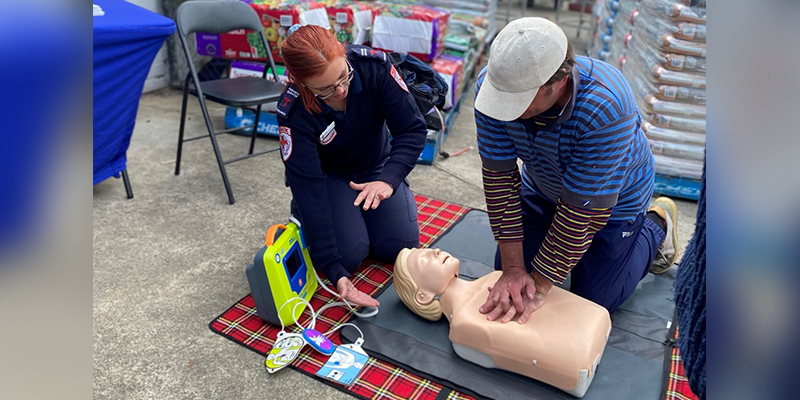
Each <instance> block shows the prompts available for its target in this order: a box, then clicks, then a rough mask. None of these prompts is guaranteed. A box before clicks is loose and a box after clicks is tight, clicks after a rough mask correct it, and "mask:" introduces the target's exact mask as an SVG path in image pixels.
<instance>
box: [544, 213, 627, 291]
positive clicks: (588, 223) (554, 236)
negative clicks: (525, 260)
mask: <svg viewBox="0 0 800 400" xmlns="http://www.w3.org/2000/svg"><path fill="white" fill-rule="evenodd" d="M609 217H611V209H610V208H579V207H575V206H572V205H569V204H567V203H565V202H564V201H563V200H561V199H558V206H557V207H556V213H555V216H554V217H553V222H552V224H551V225H550V229H549V230H548V231H547V235H546V236H545V239H544V241H543V242H542V245H541V246H540V247H539V252H538V253H536V256H535V257H534V258H533V261H532V262H531V264H533V268H534V269H536V271H537V272H539V273H540V274H542V275H543V276H544V277H546V278H547V279H550V280H551V281H553V282H555V283H561V282H564V279H567V275H568V274H569V272H570V271H571V270H572V268H574V267H575V265H576V264H577V263H578V261H580V259H581V257H583V254H584V253H585V252H586V250H588V249H589V246H590V245H591V244H592V239H593V238H594V234H595V233H596V232H597V231H599V230H600V229H603V227H604V226H605V225H606V223H607V222H608V219H609Z"/></svg>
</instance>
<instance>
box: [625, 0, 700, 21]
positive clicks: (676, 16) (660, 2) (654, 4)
mask: <svg viewBox="0 0 800 400" xmlns="http://www.w3.org/2000/svg"><path fill="white" fill-rule="evenodd" d="M690 4H691V1H689V0H642V3H641V6H640V9H641V10H647V12H650V13H652V14H654V15H656V16H658V17H661V18H669V19H671V20H673V21H683V22H692V23H695V24H705V23H706V9H705V7H691V6H690ZM703 5H705V2H703Z"/></svg>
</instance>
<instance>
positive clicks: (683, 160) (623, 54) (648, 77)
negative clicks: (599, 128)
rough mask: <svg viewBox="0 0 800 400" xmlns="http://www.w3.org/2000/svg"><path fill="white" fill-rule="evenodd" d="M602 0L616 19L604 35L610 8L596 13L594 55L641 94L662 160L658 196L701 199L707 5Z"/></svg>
mask: <svg viewBox="0 0 800 400" xmlns="http://www.w3.org/2000/svg"><path fill="white" fill-rule="evenodd" d="M598 3H600V4H601V5H600V6H599V7H598V8H603V9H605V10H609V11H613V10H614V9H616V15H611V14H609V15H610V17H611V18H612V19H613V22H611V24H610V26H611V29H610V30H604V27H607V26H604V25H603V20H602V18H603V17H604V15H603V14H602V13H603V11H600V12H598V13H597V14H596V17H600V18H601V19H600V22H599V23H598V25H597V27H598V30H597V33H596V37H595V40H594V43H593V45H592V48H591V53H590V54H591V55H592V56H594V57H597V58H600V59H605V60H606V61H607V62H609V63H611V64H612V65H615V66H617V67H619V68H620V69H621V70H622V72H623V74H624V75H625V77H626V78H627V79H628V82H629V83H630V84H631V87H632V88H633V90H634V92H635V93H636V97H637V100H638V101H639V109H640V111H641V112H642V128H643V130H644V131H645V133H646V134H647V137H648V139H649V141H650V148H651V149H652V151H653V154H654V156H655V163H656V174H657V177H656V191H657V192H660V193H665V194H670V195H674V196H680V197H685V198H694V199H696V198H698V197H699V187H700V184H699V179H700V177H701V175H702V172H703V158H704V152H705V143H706V135H705V134H706V9H705V1H704V0H641V1H637V0H619V1H616V0H614V1H599V2H598ZM606 18H608V17H606ZM604 36H607V37H610V39H602V37H604ZM598 37H599V39H598Z"/></svg>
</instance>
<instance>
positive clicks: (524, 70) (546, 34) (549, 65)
mask: <svg viewBox="0 0 800 400" xmlns="http://www.w3.org/2000/svg"><path fill="white" fill-rule="evenodd" d="M566 56H567V35H565V34H564V31H563V30H562V29H561V28H560V27H559V26H558V25H556V24H555V23H554V22H552V21H550V20H547V19H544V18H538V17H536V18H520V19H517V20H514V21H511V22H510V23H509V24H508V25H506V27H505V28H503V30H502V31H500V33H499V34H498V35H497V37H496V38H495V39H494V42H492V47H491V54H490V55H489V69H488V71H487V72H486V77H485V78H484V80H483V84H482V85H481V90H480V92H479V93H478V97H477V98H476V99H475V108H476V109H477V110H478V111H480V112H481V113H482V114H484V115H486V116H488V117H490V118H494V119H497V120H500V121H513V120H515V119H517V118H519V117H520V116H521V115H522V114H523V113H524V112H525V110H526V109H528V106H529V105H530V104H531V102H532V101H533V98H534V97H536V93H537V92H538V91H539V87H541V86H542V85H544V84H545V83H547V81H548V80H549V79H550V78H551V77H552V76H553V74H555V73H556V71H558V68H559V67H561V64H563V63H564V58H566Z"/></svg>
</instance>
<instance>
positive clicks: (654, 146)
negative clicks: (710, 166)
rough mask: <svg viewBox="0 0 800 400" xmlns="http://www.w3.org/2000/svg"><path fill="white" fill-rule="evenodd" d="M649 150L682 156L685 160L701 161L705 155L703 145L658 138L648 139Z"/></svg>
mask: <svg viewBox="0 0 800 400" xmlns="http://www.w3.org/2000/svg"><path fill="white" fill-rule="evenodd" d="M649 142H650V150H652V151H653V154H662V155H665V156H671V157H677V158H683V159H687V160H699V161H703V157H704V156H705V146H698V145H692V144H685V143H670V142H662V141H660V140H653V139H650V140H649Z"/></svg>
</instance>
